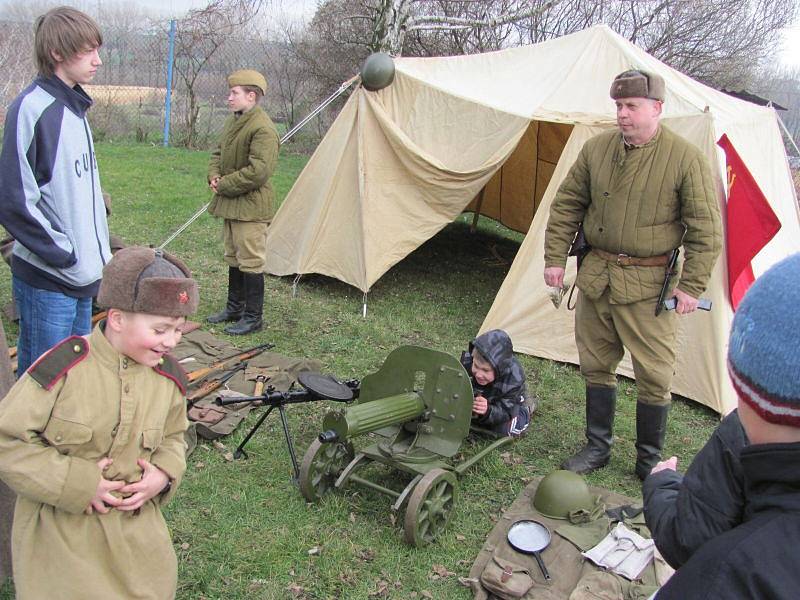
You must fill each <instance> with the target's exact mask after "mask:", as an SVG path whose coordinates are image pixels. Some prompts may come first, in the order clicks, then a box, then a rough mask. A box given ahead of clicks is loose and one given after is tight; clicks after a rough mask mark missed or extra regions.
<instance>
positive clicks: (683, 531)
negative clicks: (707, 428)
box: [642, 410, 747, 569]
mask: <svg viewBox="0 0 800 600" xmlns="http://www.w3.org/2000/svg"><path fill="white" fill-rule="evenodd" d="M746 445H747V435H746V434H745V432H744V428H743V427H742V423H741V421H740V420H739V413H738V411H735V410H734V411H733V412H732V413H730V414H729V415H728V416H727V417H725V418H724V419H723V420H722V422H721V423H720V424H719V426H718V427H717V429H716V430H715V431H714V433H713V434H712V436H711V439H709V440H708V442H706V445H705V446H703V448H702V449H701V450H700V452H698V453H697V456H696V457H695V459H694V460H693V461H692V464H691V465H690V466H689V469H688V470H687V471H686V475H681V474H680V473H677V472H675V471H672V470H665V471H659V472H658V473H654V474H653V475H650V476H648V477H647V479H646V480H645V482H644V487H643V489H642V493H643V495H644V514H645V518H646V520H647V526H648V527H649V528H650V532H651V533H652V535H653V539H654V540H655V543H656V547H657V548H658V550H659V552H661V555H662V556H663V557H664V559H665V560H666V561H667V562H668V563H669V564H670V565H671V566H672V567H674V568H676V569H677V568H678V567H680V566H681V565H682V564H684V563H685V562H686V561H688V560H689V558H690V557H691V556H692V554H694V552H695V551H697V549H698V548H700V546H702V545H703V544H704V543H705V542H707V541H708V540H710V539H712V538H714V537H716V536H718V535H720V534H722V533H725V532H726V531H728V530H730V529H732V528H733V527H736V526H737V525H739V524H740V523H741V522H742V520H743V518H744V487H743V486H744V476H743V474H742V466H741V464H740V463H739V453H740V451H741V450H742V448H744V447H745V446H746Z"/></svg>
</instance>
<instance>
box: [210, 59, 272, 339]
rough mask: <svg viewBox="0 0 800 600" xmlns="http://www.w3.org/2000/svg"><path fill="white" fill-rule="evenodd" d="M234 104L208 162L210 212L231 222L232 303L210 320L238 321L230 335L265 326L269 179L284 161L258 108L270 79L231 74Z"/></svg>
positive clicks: (226, 230) (226, 241)
mask: <svg viewBox="0 0 800 600" xmlns="http://www.w3.org/2000/svg"><path fill="white" fill-rule="evenodd" d="M228 85H229V86H230V92H229V94H228V108H230V110H231V112H232V113H233V114H232V115H231V116H230V117H228V120H227V121H225V127H224V129H223V131H222V136H221V138H220V142H219V146H218V147H217V149H216V150H214V151H213V152H212V153H211V159H210V161H209V163H208V185H209V186H210V187H211V189H212V190H213V191H214V199H213V200H212V201H211V206H210V207H209V209H208V211H209V212H210V213H211V214H212V215H214V216H216V217H222V218H223V219H224V220H225V221H224V224H223V229H222V241H223V245H224V247H225V262H226V263H227V264H228V302H227V304H226V306H225V308H224V309H223V310H222V311H221V312H219V313H216V314H213V315H211V316H209V317H208V322H209V323H223V322H226V321H235V323H233V324H232V325H228V326H227V327H225V331H226V332H227V333H230V334H233V335H244V334H247V333H250V332H252V331H258V330H259V329H261V327H262V311H263V307H264V271H265V269H266V244H267V227H268V226H269V223H270V221H271V220H272V216H273V214H274V212H275V208H274V206H273V203H274V199H275V194H274V192H273V190H272V186H271V185H270V183H269V178H270V176H271V175H272V173H273V172H274V171H275V166H276V165H277V162H278V148H279V146H280V140H279V139H278V132H277V131H276V129H275V125H273V123H272V120H271V119H270V118H269V116H267V113H266V112H264V110H263V109H262V108H261V107H260V106H258V102H259V100H260V99H261V98H262V96H263V95H264V94H265V93H266V92H267V80H266V79H264V76H263V75H262V74H261V73H259V72H258V71H252V70H249V69H245V70H242V71H236V72H234V73H232V74H231V75H230V76H229V77H228Z"/></svg>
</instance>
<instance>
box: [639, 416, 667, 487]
mask: <svg viewBox="0 0 800 600" xmlns="http://www.w3.org/2000/svg"><path fill="white" fill-rule="evenodd" d="M668 413H669V404H663V405H655V404H644V403H642V402H637V403H636V475H637V476H638V477H639V479H641V480H642V481H644V480H645V478H646V477H647V476H648V475H649V474H650V470H651V469H652V468H653V467H655V466H656V463H657V462H658V461H660V460H661V449H662V448H663V447H664V439H665V438H666V437H667V414H668Z"/></svg>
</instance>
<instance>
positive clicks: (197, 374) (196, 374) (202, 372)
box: [186, 342, 275, 383]
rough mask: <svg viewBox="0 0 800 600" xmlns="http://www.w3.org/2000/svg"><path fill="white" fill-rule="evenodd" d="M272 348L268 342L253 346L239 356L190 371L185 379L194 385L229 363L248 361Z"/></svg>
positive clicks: (273, 345)
mask: <svg viewBox="0 0 800 600" xmlns="http://www.w3.org/2000/svg"><path fill="white" fill-rule="evenodd" d="M274 347H275V344H270V343H269V342H267V343H266V344H261V345H259V346H253V347H252V348H250V349H249V350H245V351H244V352H240V353H239V354H234V355H233V356H229V357H228V358H223V359H222V360H218V361H217V362H215V363H213V364H210V365H208V366H207V367H203V368H202V369H197V370H196V371H192V372H191V373H189V374H187V376H186V377H187V378H188V379H189V383H194V382H195V381H197V380H199V379H202V378H203V377H205V376H206V375H208V374H209V373H212V372H213V371H217V370H219V369H222V368H223V367H225V366H227V365H228V364H229V363H237V362H243V361H246V360H250V359H251V358H253V357H254V356H258V355H259V354H261V353H262V352H264V351H265V350H269V349H270V348H274Z"/></svg>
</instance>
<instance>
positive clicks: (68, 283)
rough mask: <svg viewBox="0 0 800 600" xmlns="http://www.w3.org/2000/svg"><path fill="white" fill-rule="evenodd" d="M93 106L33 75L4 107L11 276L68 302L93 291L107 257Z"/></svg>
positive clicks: (3, 178)
mask: <svg viewBox="0 0 800 600" xmlns="http://www.w3.org/2000/svg"><path fill="white" fill-rule="evenodd" d="M91 105H92V99H91V98H89V96H88V95H87V94H86V92H84V91H83V89H82V88H81V87H80V86H75V87H74V88H70V87H69V86H67V85H66V84H65V83H64V82H63V81H61V80H60V79H59V78H58V77H56V76H55V75H53V76H51V77H48V78H43V77H38V78H37V79H36V80H35V81H34V82H33V83H32V84H31V85H30V86H28V87H27V88H26V89H25V90H24V91H23V92H22V93H21V94H20V95H19V96H18V97H17V98H16V99H15V100H14V102H13V103H12V104H11V106H10V107H9V109H8V113H7V115H6V122H5V131H4V132H3V150H2V153H0V223H2V225H3V226H4V227H5V228H6V229H7V230H8V232H9V233H10V234H11V235H12V236H13V237H14V239H15V240H16V243H15V244H14V250H13V256H12V262H11V270H12V272H13V273H14V275H15V276H16V277H19V278H20V279H22V280H23V281H24V282H26V283H27V284H29V285H31V286H33V287H37V288H41V289H47V290H52V291H58V292H62V293H64V294H67V295H69V296H73V297H89V296H93V295H95V294H96V293H97V288H98V287H99V285H100V277H101V275H102V271H103V266H104V265H105V264H106V262H108V260H109V259H110V258H111V250H110V249H109V243H108V222H107V221H106V213H105V205H104V203H103V196H102V192H101V190H100V177H99V176H98V173H97V161H96V159H95V153H94V144H93V143H92V134H91V131H90V129H89V123H88V121H87V119H86V112H87V111H88V110H89V107H90V106H91Z"/></svg>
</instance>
